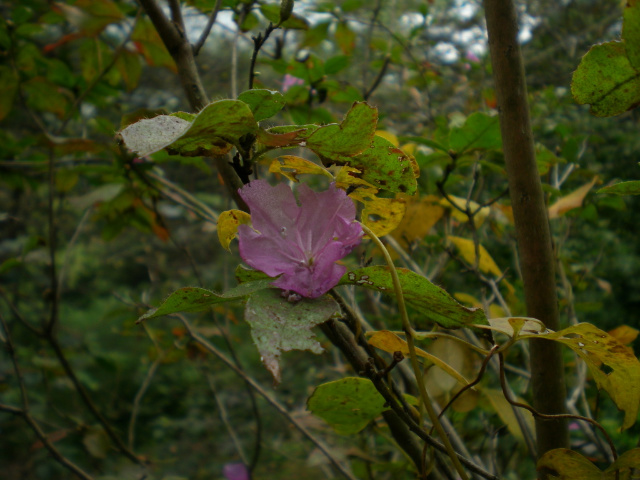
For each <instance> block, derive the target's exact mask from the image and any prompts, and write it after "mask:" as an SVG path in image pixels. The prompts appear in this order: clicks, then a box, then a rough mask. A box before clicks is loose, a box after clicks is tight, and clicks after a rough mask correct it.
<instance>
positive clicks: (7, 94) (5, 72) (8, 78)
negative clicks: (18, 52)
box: [0, 65, 18, 120]
mask: <svg viewBox="0 0 640 480" xmlns="http://www.w3.org/2000/svg"><path fill="white" fill-rule="evenodd" d="M17 91H18V76H17V75H16V74H15V72H14V71H13V69H12V68H11V67H8V66H7V65H0V120H2V119H3V118H5V117H6V116H7V115H8V114H9V112H10V111H11V107H12V106H13V99H14V98H15V96H16V92H17Z"/></svg>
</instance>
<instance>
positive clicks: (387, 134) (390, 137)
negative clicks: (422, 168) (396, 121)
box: [376, 130, 400, 147]
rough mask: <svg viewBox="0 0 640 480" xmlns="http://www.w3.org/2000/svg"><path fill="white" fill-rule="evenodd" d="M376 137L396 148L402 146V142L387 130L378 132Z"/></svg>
mask: <svg viewBox="0 0 640 480" xmlns="http://www.w3.org/2000/svg"><path fill="white" fill-rule="evenodd" d="M376 135H377V136H379V137H382V138H384V139H385V140H387V141H388V142H390V143H392V144H393V146H394V147H397V146H398V145H400V142H398V137H396V136H395V135H394V134H393V133H391V132H387V131H386V130H377V131H376Z"/></svg>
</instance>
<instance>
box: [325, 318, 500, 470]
mask: <svg viewBox="0 0 640 480" xmlns="http://www.w3.org/2000/svg"><path fill="white" fill-rule="evenodd" d="M320 328H321V329H322V331H323V332H324V333H325V335H327V337H329V339H330V340H331V342H332V343H333V344H334V345H335V346H336V347H338V348H339V349H340V350H341V351H342V353H343V354H344V355H345V357H346V358H347V360H349V362H350V363H351V364H352V365H353V366H354V368H357V369H359V370H360V371H361V372H362V374H364V375H365V376H366V377H367V378H369V379H370V380H371V381H372V382H373V384H374V386H375V387H376V390H377V391H378V392H379V393H380V394H381V395H382V397H383V398H384V399H385V401H386V403H387V404H388V405H389V407H390V408H391V410H392V411H393V413H394V414H395V415H396V416H397V418H398V419H399V420H400V422H401V424H404V426H405V427H408V429H409V430H410V431H411V432H413V433H414V434H416V435H417V436H418V437H419V438H420V439H421V440H423V441H425V442H426V443H428V444H429V445H430V446H432V447H434V448H435V449H437V450H439V451H440V452H443V453H447V449H446V447H445V446H444V445H443V444H442V443H440V442H439V441H437V440H436V439H434V438H433V437H431V436H430V435H429V434H428V433H427V432H426V431H425V430H423V429H422V427H420V425H418V424H417V423H416V421H415V420H414V419H413V417H412V416H411V414H410V413H409V412H408V410H405V409H404V408H403V407H402V405H400V403H399V402H398V398H397V397H396V395H394V394H393V393H392V391H391V390H390V389H389V387H388V385H387V384H386V382H385V380H384V379H382V378H380V377H378V376H377V375H376V374H375V373H376V372H375V371H374V369H373V368H372V367H374V365H372V364H371V363H367V362H366V361H365V360H363V359H362V358H361V357H362V355H360V352H358V351H356V350H354V346H355V344H354V343H353V336H352V334H351V332H350V331H349V330H348V328H347V327H346V326H345V325H343V324H342V323H340V322H336V321H334V320H329V321H328V322H325V323H323V324H322V325H320ZM386 413H391V412H386ZM383 415H384V414H383ZM385 419H386V420H387V422H389V420H390V418H389V417H388V416H385ZM395 425H397V424H395ZM390 426H391V425H390ZM396 440H397V437H396ZM457 458H458V460H459V461H460V462H461V463H462V464H463V465H464V466H465V467H467V468H468V469H469V471H471V472H473V473H475V474H476V475H479V476H481V477H483V478H486V479H488V480H499V479H498V477H497V476H496V475H493V474H492V473H489V472H487V471H486V470H484V469H483V468H481V467H479V466H478V465H476V464H475V463H473V462H472V461H471V460H469V459H467V458H466V457H464V456H463V455H460V454H457ZM416 466H417V467H418V468H420V451H418V454H417V459H416Z"/></svg>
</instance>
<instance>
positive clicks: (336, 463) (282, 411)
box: [176, 315, 357, 480]
mask: <svg viewBox="0 0 640 480" xmlns="http://www.w3.org/2000/svg"><path fill="white" fill-rule="evenodd" d="M176 316H177V317H178V318H179V319H180V320H181V321H182V324H183V325H184V326H185V328H186V329H187V331H188V332H189V335H190V336H191V338H192V339H193V340H195V341H196V342H197V343H199V344H200V345H201V346H202V347H204V348H205V350H207V351H208V352H209V353H212V354H213V355H215V356H216V357H217V358H218V359H219V360H221V361H222V362H223V363H224V364H225V365H226V366H227V367H229V368H230V369H231V370H233V371H234V372H235V373H236V375H238V376H239V377H241V378H242V379H243V380H244V381H245V382H246V383H247V384H249V385H251V387H252V388H253V389H254V390H255V391H256V392H258V393H259V394H260V395H262V397H263V398H264V399H265V400H266V401H267V402H268V403H269V404H271V406H272V407H274V408H275V409H276V410H277V411H278V412H280V414H282V415H283V416H284V417H285V418H286V419H287V420H288V421H289V422H291V423H292V424H293V425H294V426H295V427H296V428H297V429H298V430H299V431H300V432H301V433H302V434H303V435H304V436H305V437H307V438H308V439H309V440H311V442H313V443H314V444H315V445H316V447H318V449H319V450H320V451H321V452H322V453H323V454H324V455H325V456H326V457H327V458H328V459H329V461H330V462H331V463H332V464H333V465H334V466H335V467H336V468H337V469H338V471H339V472H340V473H341V474H342V475H343V476H344V477H345V478H348V479H350V480H357V479H356V477H354V476H353V474H352V473H351V472H349V471H348V470H347V469H346V468H345V467H344V466H342V464H341V463H340V462H339V461H338V459H337V458H335V457H334V455H333V454H332V453H331V451H330V450H329V448H328V447H327V446H326V445H325V444H324V442H322V441H321V440H320V439H318V438H316V437H315V435H313V434H312V433H311V432H310V431H309V430H307V428H306V427H305V426H304V425H302V424H301V423H300V422H298V420H296V419H295V418H294V417H292V416H291V414H290V413H289V412H288V410H287V409H286V408H285V407H284V406H283V405H281V404H280V402H278V401H277V400H276V399H275V398H273V397H272V396H271V395H270V394H269V393H268V392H267V391H266V390H265V389H264V388H262V386H261V385H260V384H259V383H258V382H256V381H255V380H254V379H253V378H251V377H249V376H248V375H247V374H246V373H245V372H244V371H243V370H241V369H240V368H238V367H237V366H236V365H235V363H233V362H232V361H231V360H230V359H229V358H227V356H226V355H225V354H223V353H222V352H221V351H220V350H218V349H217V348H216V347H214V346H213V345H212V344H211V343H210V342H209V341H208V340H207V339H205V338H204V337H202V336H201V335H200V334H199V333H198V332H197V331H196V330H195V329H194V328H193V326H192V325H191V323H190V322H189V321H188V320H187V319H186V318H185V317H184V316H183V315H176Z"/></svg>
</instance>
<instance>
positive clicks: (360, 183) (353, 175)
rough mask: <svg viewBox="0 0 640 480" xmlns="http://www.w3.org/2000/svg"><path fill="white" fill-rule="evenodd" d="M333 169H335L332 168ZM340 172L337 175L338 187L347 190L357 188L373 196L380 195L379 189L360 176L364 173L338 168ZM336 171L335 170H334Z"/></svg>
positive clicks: (352, 169)
mask: <svg viewBox="0 0 640 480" xmlns="http://www.w3.org/2000/svg"><path fill="white" fill-rule="evenodd" d="M332 168H333V167H332ZM337 168H338V170H337V172H336V173H335V179H336V187H338V188H342V189H343V190H347V189H348V188H349V187H351V188H354V187H357V188H358V189H359V190H365V191H367V192H370V193H371V194H372V195H375V194H376V193H378V188H377V187H376V186H375V185H372V184H370V183H369V182H367V181H365V180H362V179H361V178H360V177H359V176H358V175H359V174H360V173H362V172H360V170H358V169H357V168H353V167H347V166H343V167H337ZM334 171H335V170H334Z"/></svg>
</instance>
